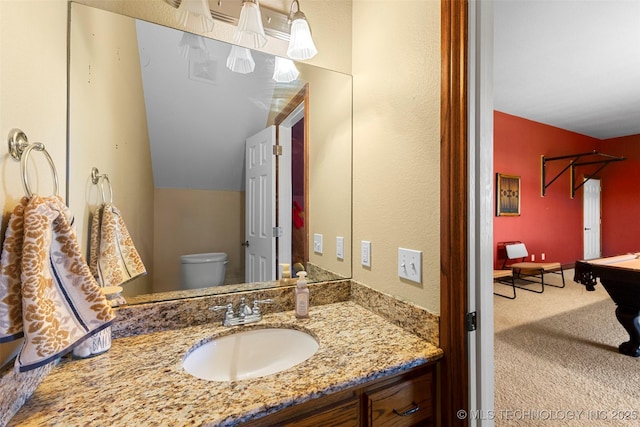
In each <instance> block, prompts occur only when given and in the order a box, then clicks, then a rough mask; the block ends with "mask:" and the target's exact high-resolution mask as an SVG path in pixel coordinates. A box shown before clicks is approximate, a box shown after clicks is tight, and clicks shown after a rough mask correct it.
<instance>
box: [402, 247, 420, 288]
mask: <svg viewBox="0 0 640 427" xmlns="http://www.w3.org/2000/svg"><path fill="white" fill-rule="evenodd" d="M398 276H400V277H401V278H403V279H407V280H410V281H412V282H416V283H422V252H421V251H415V250H413V249H404V248H398Z"/></svg>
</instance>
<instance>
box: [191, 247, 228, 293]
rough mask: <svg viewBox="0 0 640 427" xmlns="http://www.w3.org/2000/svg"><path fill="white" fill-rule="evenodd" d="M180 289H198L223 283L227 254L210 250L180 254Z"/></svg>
mask: <svg viewBox="0 0 640 427" xmlns="http://www.w3.org/2000/svg"><path fill="white" fill-rule="evenodd" d="M180 264H181V265H180V278H181V282H182V289H200V288H208V287H209V286H220V285H223V284H224V275H225V272H226V268H227V254H226V253H224V252H211V253H206V254H189V255H182V256H180Z"/></svg>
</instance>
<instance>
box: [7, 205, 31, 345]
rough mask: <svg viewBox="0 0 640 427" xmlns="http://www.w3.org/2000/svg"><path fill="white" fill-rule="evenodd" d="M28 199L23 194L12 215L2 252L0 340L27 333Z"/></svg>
mask: <svg viewBox="0 0 640 427" xmlns="http://www.w3.org/2000/svg"><path fill="white" fill-rule="evenodd" d="M28 201H29V199H28V198H26V197H23V198H22V200H21V201H20V204H19V205H18V206H16V207H15V209H14V210H13V213H12V214H11V216H10V217H9V223H8V224H7V230H6V231H5V237H4V242H3V244H2V254H0V343H2V342H9V341H13V340H15V339H18V338H22V336H23V333H22V294H21V292H20V272H21V271H22V268H21V265H20V260H21V259H22V239H23V236H24V230H23V225H24V208H25V207H26V206H27V203H28Z"/></svg>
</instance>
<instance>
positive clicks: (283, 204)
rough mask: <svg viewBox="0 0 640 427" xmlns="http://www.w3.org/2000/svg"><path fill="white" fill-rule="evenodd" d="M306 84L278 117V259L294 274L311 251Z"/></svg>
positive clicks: (304, 262) (304, 264)
mask: <svg viewBox="0 0 640 427" xmlns="http://www.w3.org/2000/svg"><path fill="white" fill-rule="evenodd" d="M307 93H308V92H307V86H305V87H303V88H302V89H301V90H300V92H298V94H297V95H296V96H295V97H294V98H293V99H292V100H291V101H290V102H289V103H288V104H287V105H286V106H285V108H284V109H283V111H282V112H281V113H280V114H279V115H278V116H277V117H276V119H275V123H276V125H277V126H278V144H279V145H281V146H282V155H281V156H280V157H279V158H278V185H277V188H278V196H277V199H278V227H279V229H280V233H281V237H280V238H279V239H278V262H279V263H285V264H290V265H291V274H292V275H293V276H294V277H295V273H296V272H297V271H299V270H302V269H306V265H307V262H308V260H309V252H308V243H307V242H308V232H307V230H308V206H309V200H308V188H307V186H308V167H307V165H308V159H307V156H308V142H309V138H308V135H309V133H308V121H309V120H308V117H305V116H306V114H305V105H308V98H307Z"/></svg>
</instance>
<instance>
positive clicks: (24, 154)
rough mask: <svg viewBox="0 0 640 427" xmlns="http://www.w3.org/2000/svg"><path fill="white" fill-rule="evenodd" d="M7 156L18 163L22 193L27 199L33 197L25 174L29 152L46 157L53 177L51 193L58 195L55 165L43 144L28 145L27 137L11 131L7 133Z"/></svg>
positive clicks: (21, 133) (20, 131)
mask: <svg viewBox="0 0 640 427" xmlns="http://www.w3.org/2000/svg"><path fill="white" fill-rule="evenodd" d="M8 143H9V154H11V157H13V158H14V159H15V160H17V161H19V162H20V171H21V172H22V185H23V187H24V191H25V193H26V194H27V196H29V197H33V193H32V192H31V188H30V186H29V174H28V173H27V161H28V159H29V154H30V153H31V150H34V149H35V150H36V151H41V152H42V154H44V156H45V157H46V159H47V161H48V162H49V166H51V173H52V175H53V193H54V195H56V196H57V195H58V173H57V172H56V165H55V164H54V163H53V159H52V158H51V156H50V155H49V152H48V151H47V150H46V149H45V148H44V144H43V143H41V142H35V143H33V144H32V143H29V139H28V138H27V135H26V134H25V133H24V132H23V131H22V130H20V129H11V131H10V132H9V140H8Z"/></svg>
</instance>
